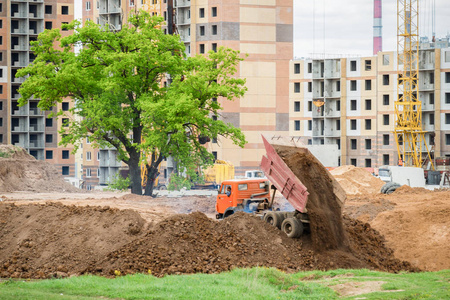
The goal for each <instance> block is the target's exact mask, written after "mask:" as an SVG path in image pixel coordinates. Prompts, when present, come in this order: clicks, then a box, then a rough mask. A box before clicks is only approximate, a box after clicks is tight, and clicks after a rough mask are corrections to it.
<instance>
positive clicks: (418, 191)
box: [394, 184, 431, 195]
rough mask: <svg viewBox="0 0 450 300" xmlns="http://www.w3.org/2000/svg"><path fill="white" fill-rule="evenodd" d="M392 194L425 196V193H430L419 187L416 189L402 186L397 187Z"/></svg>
mask: <svg viewBox="0 0 450 300" xmlns="http://www.w3.org/2000/svg"><path fill="white" fill-rule="evenodd" d="M394 193H396V194H397V195H398V194H426V193H431V191H430V190H427V189H425V188H421V187H416V188H412V187H410V186H409V185H406V184H405V185H402V186H401V187H399V188H398V189H396V190H395V191H394Z"/></svg>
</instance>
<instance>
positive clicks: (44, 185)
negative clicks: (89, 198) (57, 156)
mask: <svg viewBox="0 0 450 300" xmlns="http://www.w3.org/2000/svg"><path fill="white" fill-rule="evenodd" d="M12 191H33V192H50V191H60V192H76V191H79V190H78V189H77V188H75V187H73V186H72V185H70V184H69V183H67V182H65V181H64V179H63V177H62V176H61V175H59V173H58V170H56V167H55V166H53V165H51V164H49V163H47V162H45V161H41V160H36V159H35V158H34V157H33V156H31V155H29V154H28V153H27V152H26V151H25V150H24V149H23V148H20V147H16V146H12V145H0V192H12Z"/></svg>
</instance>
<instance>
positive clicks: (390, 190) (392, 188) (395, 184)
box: [386, 183, 400, 194]
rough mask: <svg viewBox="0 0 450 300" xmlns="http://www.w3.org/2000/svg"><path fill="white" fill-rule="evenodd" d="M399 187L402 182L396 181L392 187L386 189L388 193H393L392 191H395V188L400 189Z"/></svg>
mask: <svg viewBox="0 0 450 300" xmlns="http://www.w3.org/2000/svg"><path fill="white" fill-rule="evenodd" d="M399 187H400V184H398V183H394V184H393V185H392V186H390V187H389V188H388V189H387V190H386V194H392V193H393V192H395V190H396V189H398V188H399Z"/></svg>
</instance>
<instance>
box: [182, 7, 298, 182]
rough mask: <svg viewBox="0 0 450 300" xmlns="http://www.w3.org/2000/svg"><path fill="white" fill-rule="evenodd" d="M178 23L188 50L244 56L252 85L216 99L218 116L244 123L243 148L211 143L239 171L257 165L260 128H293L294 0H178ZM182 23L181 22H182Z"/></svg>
mask: <svg viewBox="0 0 450 300" xmlns="http://www.w3.org/2000/svg"><path fill="white" fill-rule="evenodd" d="M177 5H178V6H180V5H182V7H180V8H179V9H177V14H176V15H177V26H178V30H179V31H180V35H181V36H182V39H183V40H184V41H185V44H186V51H187V53H188V54H190V55H196V54H203V53H206V52H207V51H210V50H212V51H214V50H215V49H216V48H217V47H220V46H225V47H229V48H232V49H235V50H239V51H240V52H241V53H242V56H243V57H244V56H245V55H248V56H246V57H245V60H244V61H242V62H241V63H240V65H239V68H238V73H237V76H238V77H242V78H246V86H247V88H248V91H247V93H246V95H245V96H244V97H243V98H241V99H236V100H235V101H234V102H230V101H223V100H222V99H218V101H219V102H220V103H221V104H222V106H223V108H224V110H223V112H222V113H221V116H219V118H222V119H223V120H224V121H225V122H229V123H232V124H233V125H234V126H236V127H239V128H241V130H242V131H243V133H244V134H245V136H246V139H247V141H248V144H247V145H246V146H245V148H244V149H240V148H238V147H236V146H234V145H233V144H232V143H231V141H229V140H226V139H221V138H218V140H217V143H210V144H209V145H207V147H208V149H209V150H210V151H211V152H212V153H213V154H214V155H215V156H216V157H217V158H218V159H221V160H226V161H229V162H231V163H232V164H234V165H235V171H236V174H237V175H242V174H243V173H244V171H245V170H249V169H254V168H258V167H259V164H260V161H261V157H262V155H263V154H264V153H265V150H264V147H263V144H262V139H261V134H266V135H270V136H273V135H282V136H287V135H288V134H289V126H288V124H289V61H290V60H291V59H292V55H293V1H287V0H261V1H257V2H255V1H248V0H233V1H217V0H214V1H213V0H209V1H192V0H191V1H187V0H184V1H177ZM178 24H180V25H178Z"/></svg>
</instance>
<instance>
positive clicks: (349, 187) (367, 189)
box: [330, 166, 385, 195]
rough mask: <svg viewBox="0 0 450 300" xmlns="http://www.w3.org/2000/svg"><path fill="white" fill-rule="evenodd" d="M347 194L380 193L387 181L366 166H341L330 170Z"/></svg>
mask: <svg viewBox="0 0 450 300" xmlns="http://www.w3.org/2000/svg"><path fill="white" fill-rule="evenodd" d="M330 173H331V175H333V176H334V178H336V180H337V181H338V182H339V184H340V185H341V186H342V188H343V189H344V190H345V192H346V193H347V195H357V194H375V193H379V192H380V190H381V187H382V186H383V185H384V184H385V182H384V181H383V180H381V179H379V178H376V177H375V176H373V175H372V174H370V173H369V171H367V170H366V169H364V168H357V167H355V166H341V167H338V168H336V169H333V170H331V171H330Z"/></svg>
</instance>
